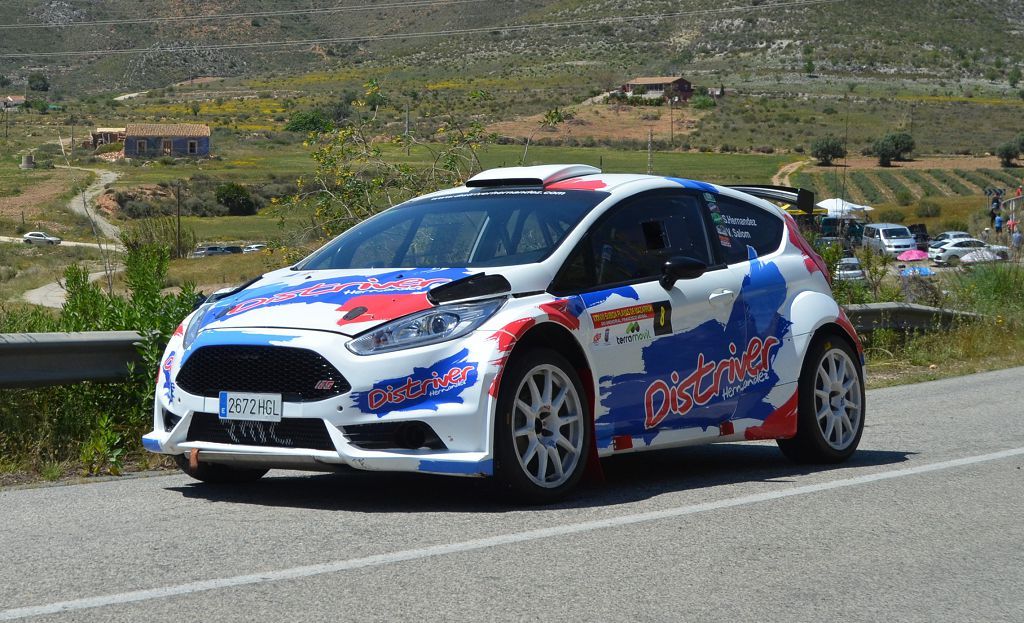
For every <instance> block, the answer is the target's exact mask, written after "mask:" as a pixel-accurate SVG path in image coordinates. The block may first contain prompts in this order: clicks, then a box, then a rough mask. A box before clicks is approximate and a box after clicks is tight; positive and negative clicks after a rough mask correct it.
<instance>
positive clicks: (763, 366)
mask: <svg viewBox="0 0 1024 623" xmlns="http://www.w3.org/2000/svg"><path fill="white" fill-rule="evenodd" d="M780 343H781V342H779V340H778V339H777V338H775V337H771V336H769V337H767V338H764V339H762V338H760V337H755V338H752V339H751V340H750V342H748V343H747V347H746V349H744V351H743V353H741V354H739V355H738V356H737V353H736V345H735V344H732V343H730V344H729V352H730V353H732V354H733V356H732V357H729V358H728V359H722V360H720V361H717V362H716V361H705V360H704V353H700V354H699V355H697V367H696V369H695V370H694V371H693V372H692V373H691V374H689V375H688V376H686V377H685V378H680V376H681V375H680V374H679V373H678V372H675V371H673V372H672V374H671V376H670V380H671V381H672V382H671V384H669V383H666V382H665V381H664V380H662V379H658V380H657V381H654V382H653V383H651V384H650V385H648V386H647V391H645V392H644V412H645V416H646V417H645V419H644V427H645V428H654V427H655V426H657V425H658V424H661V422H662V421H664V419H665V418H666V417H668V416H669V414H675V415H680V416H682V415H686V414H687V413H689V412H690V410H691V409H693V407H695V406H698V407H699V406H703V405H706V404H707V403H708V402H710V401H711V399H712V398H714V397H715V396H719V395H723V396H725V395H733V394H735V393H736V391H738V390H739V389H741V388H742V387H746V386H748V385H750V384H752V383H757V382H760V381H761V380H763V379H764V378H767V375H768V368H769V367H771V351H772V349H773V348H775V347H777V346H778V345H779V344H780ZM705 381H706V382H705ZM725 382H728V383H729V385H725V384H724V383H725ZM702 385H706V387H704V388H703V389H702ZM733 385H736V387H733Z"/></svg>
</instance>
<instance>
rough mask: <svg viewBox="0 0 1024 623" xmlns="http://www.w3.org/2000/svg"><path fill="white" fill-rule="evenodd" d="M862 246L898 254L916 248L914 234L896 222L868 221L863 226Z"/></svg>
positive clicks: (880, 251)
mask: <svg viewBox="0 0 1024 623" xmlns="http://www.w3.org/2000/svg"><path fill="white" fill-rule="evenodd" d="M864 246H865V247H867V248H868V249H874V250H875V251H877V252H878V253H888V254H889V255H899V254H900V253H903V252H904V251H909V250H911V249H916V248H917V241H916V240H914V234H912V233H910V230H909V229H907V228H906V227H904V226H903V225H898V224H896V223H870V224H868V225H865V226H864Z"/></svg>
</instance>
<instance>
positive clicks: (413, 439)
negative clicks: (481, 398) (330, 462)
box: [341, 421, 448, 450]
mask: <svg viewBox="0 0 1024 623" xmlns="http://www.w3.org/2000/svg"><path fill="white" fill-rule="evenodd" d="M341 433H342V434H343V435H345V439H348V441H349V443H351V444H352V445H353V446H356V447H357V448H362V449H363V450H394V449H403V450H419V449H420V448H429V449H431V450H447V449H448V447H447V446H445V445H444V442H443V441H441V439H440V438H439V437H438V436H437V433H435V432H434V429H433V428H431V427H430V426H429V425H427V424H426V423H424V422H418V421H408V422H380V423H374V424H351V425H349V426H343V427H342V428H341Z"/></svg>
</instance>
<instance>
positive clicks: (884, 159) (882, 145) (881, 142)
mask: <svg viewBox="0 0 1024 623" xmlns="http://www.w3.org/2000/svg"><path fill="white" fill-rule="evenodd" d="M871 150H872V151H873V152H874V154H875V155H876V156H878V166H880V167H889V166H892V161H893V160H895V159H897V158H899V155H900V152H899V150H898V149H897V147H896V142H895V141H894V140H893V138H892V135H891V134H887V135H885V136H884V137H882V138H880V139H878V140H877V141H875V144H874V145H872V147H871Z"/></svg>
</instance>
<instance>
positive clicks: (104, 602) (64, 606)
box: [0, 448, 1024, 621]
mask: <svg viewBox="0 0 1024 623" xmlns="http://www.w3.org/2000/svg"><path fill="white" fill-rule="evenodd" d="M1020 455H1024V448H1011V449H1009V450H1002V451H1000V452H992V453H990V454H979V455H975V456H968V457H964V458H960V459H952V460H949V461H940V462H938V463H928V464H925V465H918V466H916V467H906V468H903V469H894V470H889V471H885V472H878V473H874V474H865V475H864V476H855V477H853V478H844V479H842V480H833V481H830V482H823V483H819V484H813V485H803V486H799V487H793V488H790V489H785V490H783V491H771V492H766V493H757V494H754V495H744V496H740V497H737V498H728V499H725V500H718V501H717V502H705V503H702V504H692V505H688V506H677V507H675V508H668V509H663V510H658V511H650V512H646V513H636V514H633V515H622V516H619V517H611V518H608V519H599V520H596V521H584V522H580V523H574V524H567V525H564V526H556V527H552V528H542V529H539V530H527V531H525V532H514V533H512V534H503V535H498V536H492V537H487V538H483V539H473V540H471V541H462V542H460V543H448V544H444V545H432V546H430V547H423V548H419V549H408V550H403V551H398V552H391V553H389V554H377V555H374V556H366V557H364V558H352V559H349V560H337V561H334V562H326V563H322V564H318V565H308V566H304V567H292V568H291V569H280V570H278V571H267V572H265V573H254V574H250V575H236V576H233V577H228V578H215V579H212V580H200V581H198V582H188V583H186V584H177V585H175V586H165V587H162V588H151V589H146V590H139V591H129V592H126V593H114V594H110V595H98V596H96V597H85V598H83V599H72V600H69V601H58V602H55V603H51V604H45V605H41V606H26V607H23V608H12V609H9V610H0V621H11V620H14V619H21V618H26V617H33V616H40V615H44V614H56V613H60V612H71V611H75V610H86V609H88V608H100V607H103V606H113V605H117V604H126V603H133V602H139V601H149V600H151V599H160V598H163V597H174V596H176V595H189V594H192V593H201V592H204V591H213V590H219V589H224V588H231V587H234V586H245V585H249V584H263V583H266V582H280V581H282V580H297V579H302V578H309V577H313V576H318V575H324V574H328V573H338V572H341V571H351V570H353V569H365V568H367V567H377V566H381V565H388V564H393V563H396V562H404V561H407V560H422V559H424V558H433V557H435V556H445V555H447V554H458V553H461V552H472V551H477V550H483V549H489V548H492V547H498V546H501V545H511V544H514V543H525V542H528V541H537V540H540V539H548V538H552V537H557V536H566V535H572V534H581V533H584V532H592V531H594V530H602V529H605V528H617V527H621V526H629V525H633V524H639V523H644V522H649V521H658V520H662V519H672V518H675V517H683V516H685V515H694V514H697V513H703V512H707V511H713V510H720V509H723V508H735V507H737V506H746V505H749V504H757V503H759V502H767V501H770V500H778V499H781V498H788V497H793V496H797V495H806V494H808V493H818V492H820V491H831V490H833V489H842V488H845V487H854V486H857V485H864V484H868V483H872V482H879V481H882V480H892V479H894V478H904V477H906V476H914V475H917V474H926V473H928V472H936V471H940V470H944V469H952V468H954V467H963V466H966V465H975V464H978V463H985V462H988V461H998V460H1000V459H1005V458H1009V457H1014V456H1020Z"/></svg>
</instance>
